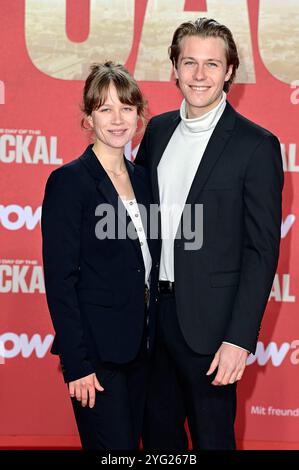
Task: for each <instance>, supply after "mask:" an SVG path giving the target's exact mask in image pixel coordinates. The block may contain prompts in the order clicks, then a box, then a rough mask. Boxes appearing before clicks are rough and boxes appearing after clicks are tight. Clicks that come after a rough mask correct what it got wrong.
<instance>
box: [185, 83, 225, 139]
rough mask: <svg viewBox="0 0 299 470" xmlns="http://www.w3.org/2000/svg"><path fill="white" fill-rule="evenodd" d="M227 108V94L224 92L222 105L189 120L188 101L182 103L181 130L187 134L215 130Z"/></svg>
mask: <svg viewBox="0 0 299 470" xmlns="http://www.w3.org/2000/svg"><path fill="white" fill-rule="evenodd" d="M225 106H226V93H225V92H224V91H223V92H222V98H221V101H220V103H218V104H217V106H216V107H215V108H213V109H211V111H209V112H208V113H206V114H204V115H203V116H200V117H198V118H193V119H188V118H187V117H186V100H185V99H184V100H183V101H182V104H181V107H180V116H181V128H182V130H183V131H185V132H187V133H190V132H191V133H200V132H206V131H208V130H211V129H213V128H214V127H215V126H216V124H217V122H218V121H219V119H220V117H221V115H222V113H223V111H224V108H225Z"/></svg>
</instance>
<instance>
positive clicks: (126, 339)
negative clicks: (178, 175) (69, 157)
mask: <svg viewBox="0 0 299 470" xmlns="http://www.w3.org/2000/svg"><path fill="white" fill-rule="evenodd" d="M125 163H126V167H127V170H128V174H129V177H130V180H131V183H132V187H133V190H134V193H135V196H136V199H137V202H138V204H142V205H143V206H145V207H146V208H147V209H148V208H149V205H150V203H151V202H152V197H151V189H150V184H149V180H148V178H147V174H146V171H145V170H144V168H142V167H139V166H137V165H134V164H133V163H131V162H129V161H128V160H126V159H125ZM119 202H120V199H119V197H118V194H117V192H116V190H115V188H114V186H113V184H112V182H111V180H110V178H109V177H108V175H107V173H106V172H105V171H104V169H103V167H102V166H101V164H100V162H99V160H98V159H97V157H96V155H95V154H94V152H93V150H92V146H91V145H90V146H89V147H87V149H86V151H85V152H84V153H83V155H82V156H81V157H80V158H78V159H76V160H74V161H72V162H70V163H68V164H66V165H63V166H62V167H60V168H58V169H56V170H55V171H53V172H52V173H51V175H50V177H49V179H48V182H47V185H46V190H45V197H44V201H43V207H42V235H43V262H44V273H45V284H46V295H47V301H48V306H49V311H50V314H51V317H52V322H53V325H54V329H55V333H56V336H55V340H54V342H53V345H52V349H51V352H52V353H53V354H59V355H60V357H61V362H62V365H63V373H64V378H65V381H66V382H69V381H72V380H76V379H78V378H80V377H84V376H86V375H88V374H90V373H92V372H94V371H95V367H96V365H97V364H98V363H99V361H102V362H106V361H109V362H114V363H119V364H121V363H126V362H129V361H131V360H133V359H134V358H135V357H136V355H137V353H138V350H139V347H140V344H141V340H142V335H143V331H144V325H145V302H144V285H145V267H144V262H143V257H142V252H141V247H140V243H139V240H138V237H136V239H135V240H132V239H130V238H128V237H126V238H122V239H121V238H114V239H111V238H110V239H109V238H105V239H99V238H97V237H96V233H95V227H96V224H97V223H98V222H100V221H101V220H102V221H103V217H104V216H105V215H106V213H103V214H102V216H97V215H96V208H97V207H98V206H99V205H101V204H108V205H109V207H110V208H113V210H114V214H115V227H116V230H117V228H118V227H119V228H120V229H121V230H122V232H124V230H123V229H126V228H127V226H128V224H129V223H130V222H131V219H130V217H129V215H128V214H127V212H126V211H125V209H124V206H123V205H122V203H121V202H120V204H121V206H120V207H122V208H123V210H118V209H119V208H118V203H119ZM102 207H103V206H102ZM146 222H148V220H147V221H145V220H144V223H145V224H146ZM118 224H119V225H118ZM145 228H146V227H145ZM157 243H158V242H157V240H150V239H148V245H149V249H150V252H151V256H152V271H151V295H150V304H149V319H150V321H149V328H148V340H149V341H150V343H151V340H152V338H153V332H154V323H155V321H154V311H155V304H156V285H157V276H158V247H157Z"/></svg>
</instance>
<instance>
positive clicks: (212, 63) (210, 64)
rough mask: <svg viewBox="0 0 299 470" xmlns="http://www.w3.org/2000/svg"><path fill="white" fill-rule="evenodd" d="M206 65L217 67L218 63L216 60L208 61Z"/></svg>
mask: <svg viewBox="0 0 299 470" xmlns="http://www.w3.org/2000/svg"><path fill="white" fill-rule="evenodd" d="M208 66H209V67H218V65H217V64H216V62H208Z"/></svg>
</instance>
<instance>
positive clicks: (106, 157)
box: [92, 142, 124, 173]
mask: <svg viewBox="0 0 299 470" xmlns="http://www.w3.org/2000/svg"><path fill="white" fill-rule="evenodd" d="M92 149H93V151H94V153H95V155H96V157H97V159H98V160H99V162H100V163H101V165H102V166H103V167H104V168H108V169H109V170H112V171H114V172H115V173H119V172H121V171H122V170H123V169H124V157H123V152H124V149H123V148H111V147H109V149H107V148H105V147H103V146H100V145H98V144H97V142H96V143H95V144H94V145H93V147H92Z"/></svg>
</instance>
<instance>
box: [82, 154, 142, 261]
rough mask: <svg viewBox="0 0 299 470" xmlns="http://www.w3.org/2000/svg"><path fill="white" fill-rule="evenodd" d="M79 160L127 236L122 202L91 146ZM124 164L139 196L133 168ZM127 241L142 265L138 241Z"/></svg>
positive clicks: (128, 164) (125, 216) (124, 210)
mask: <svg viewBox="0 0 299 470" xmlns="http://www.w3.org/2000/svg"><path fill="white" fill-rule="evenodd" d="M80 160H81V162H82V163H83V164H84V165H85V167H86V168H87V170H88V172H89V173H90V174H91V176H92V177H93V178H94V179H95V180H96V187H97V190H98V191H99V192H100V193H101V195H102V196H103V197H104V199H105V200H106V201H107V202H108V203H109V204H111V206H112V207H113V209H114V211H115V214H116V218H117V220H119V221H120V223H121V224H123V230H124V233H125V234H126V236H127V225H128V219H127V217H128V213H127V211H126V208H125V206H124V204H123V203H122V200H121V199H120V198H119V197H118V193H117V191H116V189H115V187H114V186H113V183H112V181H111V180H110V178H109V176H108V175H107V173H106V172H105V170H104V168H103V167H102V165H101V163H100V162H99V160H98V159H97V157H96V155H95V153H94V152H93V150H92V145H89V146H88V147H87V149H86V151H85V153H84V154H83V155H82V156H81V157H80ZM125 164H126V167H127V170H128V174H129V177H130V180H131V183H132V186H133V189H134V192H135V190H136V189H137V191H136V192H137V193H138V194H139V193H140V190H139V187H138V185H137V184H136V178H135V177H134V166H133V165H132V164H131V163H130V162H128V160H127V159H125ZM135 195H136V199H137V194H136V193H135ZM137 201H138V199H137ZM128 238H129V237H128ZM129 240H130V241H131V242H132V243H133V245H134V248H135V250H136V254H137V256H138V258H139V261H140V262H141V263H143V257H142V252H141V248H140V243H139V239H138V238H137V239H136V240H133V239H131V238H129Z"/></svg>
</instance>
